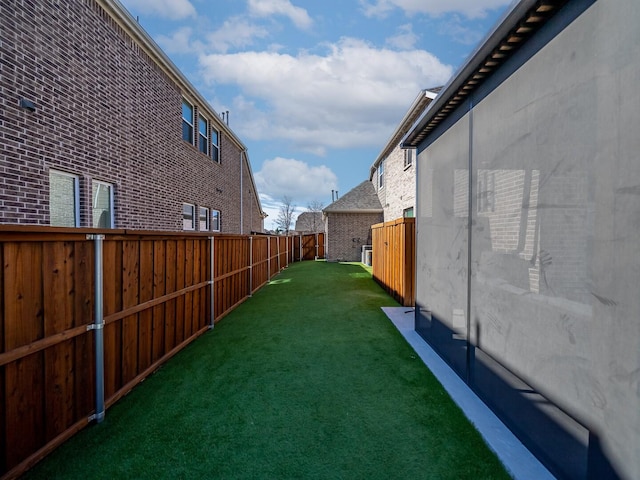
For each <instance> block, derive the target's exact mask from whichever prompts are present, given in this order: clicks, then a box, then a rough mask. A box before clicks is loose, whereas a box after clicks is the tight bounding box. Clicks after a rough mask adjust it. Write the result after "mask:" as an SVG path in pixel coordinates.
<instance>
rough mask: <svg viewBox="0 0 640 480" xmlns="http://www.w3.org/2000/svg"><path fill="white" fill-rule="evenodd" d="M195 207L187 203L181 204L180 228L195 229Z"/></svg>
mask: <svg viewBox="0 0 640 480" xmlns="http://www.w3.org/2000/svg"><path fill="white" fill-rule="evenodd" d="M195 216H196V207H195V206H194V205H191V204H189V203H183V204H182V229H183V230H195V229H196V224H195Z"/></svg>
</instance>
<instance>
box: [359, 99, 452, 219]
mask: <svg viewBox="0 0 640 480" xmlns="http://www.w3.org/2000/svg"><path fill="white" fill-rule="evenodd" d="M440 88H441V87H437V88H433V89H428V90H422V91H421V92H420V93H419V94H418V96H417V97H416V99H415V100H414V101H413V104H412V105H411V107H410V108H409V110H408V111H407V113H406V114H405V116H404V118H403V119H402V121H401V122H400V124H399V125H398V127H397V128H396V130H395V131H394V132H393V135H391V138H390V139H389V141H388V142H387V144H386V145H385V146H384V148H383V149H382V150H381V151H380V154H379V155H378V158H376V161H375V162H374V163H373V165H371V169H370V171H369V181H370V182H371V183H372V184H373V186H374V188H375V190H376V193H377V194H378V198H379V199H380V203H381V205H382V208H383V209H384V221H385V222H388V221H390V220H396V219H398V218H402V217H413V216H414V212H415V194H416V166H415V158H416V150H415V148H402V147H401V145H400V142H401V140H402V137H404V136H405V135H406V134H407V132H408V131H409V130H410V129H411V127H412V126H413V124H414V123H415V122H416V120H417V119H418V118H419V117H420V115H422V114H423V113H424V111H425V110H426V108H427V107H428V106H429V104H430V103H431V102H432V101H433V99H434V98H436V95H437V93H438V91H439V90H440Z"/></svg>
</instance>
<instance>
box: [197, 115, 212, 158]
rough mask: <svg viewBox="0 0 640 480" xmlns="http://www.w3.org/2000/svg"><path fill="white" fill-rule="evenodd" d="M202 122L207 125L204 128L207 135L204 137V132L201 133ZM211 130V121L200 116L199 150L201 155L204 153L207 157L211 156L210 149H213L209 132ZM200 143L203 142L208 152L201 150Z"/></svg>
mask: <svg viewBox="0 0 640 480" xmlns="http://www.w3.org/2000/svg"><path fill="white" fill-rule="evenodd" d="M200 120H203V121H204V123H205V127H204V131H205V134H204V135H202V132H201V131H200ZM210 130H211V129H210V128H209V120H208V119H207V117H205V116H204V115H202V114H200V113H199V114H198V150H199V151H200V152H201V153H204V154H205V155H207V156H208V155H209V149H210V148H211V146H210V145H209V143H210V142H209V132H210ZM200 142H202V143H203V144H204V145H205V146H206V150H205V151H204V152H203V151H202V150H200V148H201V145H200Z"/></svg>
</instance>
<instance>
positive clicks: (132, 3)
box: [123, 0, 196, 20]
mask: <svg viewBox="0 0 640 480" xmlns="http://www.w3.org/2000/svg"><path fill="white" fill-rule="evenodd" d="M123 3H124V4H125V5H126V6H127V8H128V9H130V10H131V9H135V10H138V11H140V12H141V13H145V14H148V15H154V16H158V17H163V18H169V19H171V20H181V19H183V18H188V17H195V16H196V9H195V8H194V6H193V5H191V2H189V0H126V1H124V2H123Z"/></svg>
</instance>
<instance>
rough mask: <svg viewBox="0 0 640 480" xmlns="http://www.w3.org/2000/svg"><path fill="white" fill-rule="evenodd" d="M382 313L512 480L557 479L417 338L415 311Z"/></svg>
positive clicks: (396, 309)
mask: <svg viewBox="0 0 640 480" xmlns="http://www.w3.org/2000/svg"><path fill="white" fill-rule="evenodd" d="M382 310H383V311H384V313H386V315H387V316H388V317H389V319H390V320H391V322H392V323H393V324H394V325H395V326H396V328H397V329H398V330H399V331H400V333H401V334H402V335H403V336H404V338H405V339H406V340H407V342H408V343H409V345H411V347H412V348H413V349H414V350H415V352H416V354H418V356H419V357H420V358H421V359H422V361H423V362H424V363H425V365H426V366H427V367H428V368H429V370H431V372H432V373H433V374H434V375H435V376H436V378H437V379H438V381H439V382H440V383H441V384H442V386H443V387H444V388H445V390H446V391H447V392H448V393H449V395H450V396H451V398H452V399H453V401H454V402H455V403H456V404H457V405H458V406H459V407H460V408H461V409H462V411H463V412H464V414H465V415H466V416H467V418H468V419H469V420H470V421H471V423H473V425H474V426H475V427H476V429H477V430H478V431H479V432H480V434H481V435H482V437H483V438H484V440H485V442H486V443H487V445H489V448H491V450H493V451H494V452H495V453H496V455H497V456H498V458H499V459H500V461H501V462H502V463H503V465H504V466H505V468H506V469H507V471H508V472H509V473H510V474H511V475H512V476H513V478H515V479H516V480H545V479H554V478H555V477H554V476H553V475H551V473H549V471H548V470H547V469H546V468H545V467H544V466H543V465H542V464H541V463H540V462H539V461H538V460H537V459H536V458H535V457H534V456H533V455H532V454H531V452H529V450H527V449H526V448H525V447H524V445H522V443H521V442H520V441H519V440H518V439H517V438H516V437H515V435H514V434H513V433H511V431H510V430H509V429H508V428H507V427H506V426H505V425H504V424H503V423H502V422H501V421H500V420H499V419H498V417H496V415H495V414H494V413H493V412H492V411H491V410H490V409H489V407H487V406H486V405H485V404H484V403H483V402H482V400H480V398H478V396H477V395H476V394H475V393H474V392H473V391H472V390H471V389H470V388H469V387H468V386H467V384H465V383H464V382H463V381H462V379H460V377H458V375H456V373H455V372H454V371H453V370H452V369H451V367H449V365H447V364H446V363H445V361H444V360H442V358H440V356H439V355H438V354H437V353H436V352H435V351H434V350H433V349H432V348H431V347H430V346H429V344H428V343H427V342H425V341H424V340H423V339H422V337H420V335H418V333H417V332H416V331H415V330H414V313H413V308H411V307H382Z"/></svg>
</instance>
